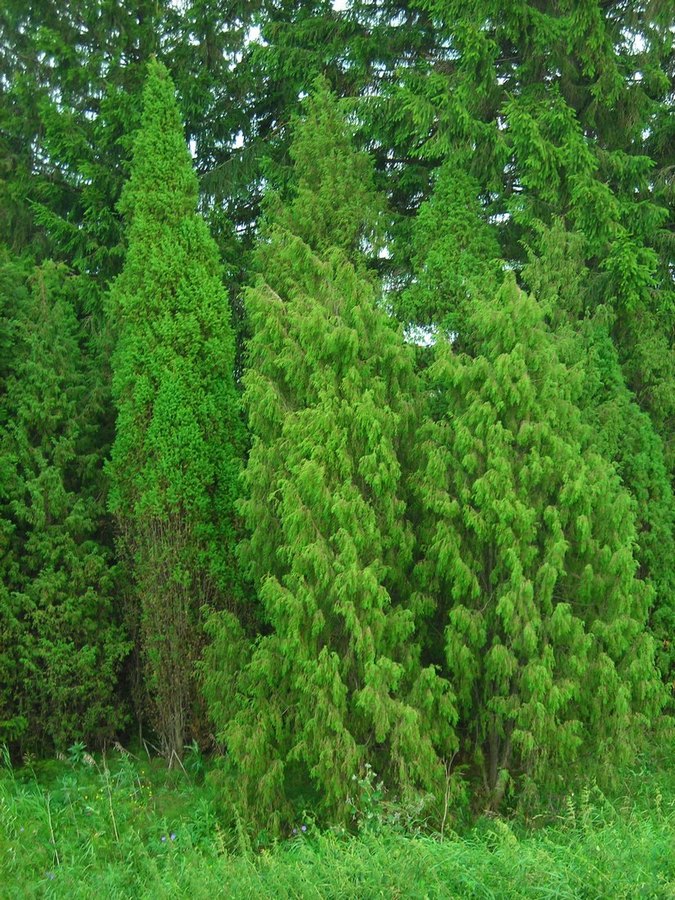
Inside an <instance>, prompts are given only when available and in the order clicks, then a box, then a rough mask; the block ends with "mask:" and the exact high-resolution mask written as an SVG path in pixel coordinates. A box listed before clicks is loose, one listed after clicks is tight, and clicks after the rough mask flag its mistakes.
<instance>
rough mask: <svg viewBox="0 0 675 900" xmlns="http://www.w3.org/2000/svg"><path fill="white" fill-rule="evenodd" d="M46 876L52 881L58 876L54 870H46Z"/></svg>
mask: <svg viewBox="0 0 675 900" xmlns="http://www.w3.org/2000/svg"><path fill="white" fill-rule="evenodd" d="M45 878H48V879H49V880H50V881H53V880H54V879H55V878H56V875H54V873H53V872H45Z"/></svg>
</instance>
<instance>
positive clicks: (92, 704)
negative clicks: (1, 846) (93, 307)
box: [0, 263, 128, 750]
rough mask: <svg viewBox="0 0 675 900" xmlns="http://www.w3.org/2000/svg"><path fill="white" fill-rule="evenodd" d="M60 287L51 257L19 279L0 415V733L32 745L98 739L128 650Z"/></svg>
mask: <svg viewBox="0 0 675 900" xmlns="http://www.w3.org/2000/svg"><path fill="white" fill-rule="evenodd" d="M24 284H25V282H24ZM72 293H73V291H72V278H71V277H70V276H69V275H68V273H67V272H66V271H65V270H64V269H63V268H62V267H58V266H55V265H54V264H53V263H44V264H43V265H42V266H41V267H40V268H38V269H36V270H35V272H34V274H33V275H32V277H31V279H30V289H29V290H25V289H23V285H21V284H20V285H19V291H18V292H17V293H16V294H15V295H14V297H13V304H12V309H11V316H12V322H13V335H12V338H13V339H12V342H11V349H10V353H9V366H8V369H9V371H8V372H7V376H6V382H5V386H4V394H3V396H2V407H3V421H2V423H0V456H1V458H2V472H1V474H0V484H1V488H0V523H2V524H1V525H0V533H1V534H2V539H3V546H2V561H1V563H0V565H1V566H2V576H3V588H2V591H3V594H2V610H1V612H2V616H1V618H0V622H1V623H2V624H1V627H2V632H3V643H2V650H1V651H0V667H1V668H2V670H3V676H4V677H3V688H2V694H3V699H2V705H3V706H9V710H7V709H5V710H4V711H3V712H2V713H1V718H2V720H3V722H2V736H3V738H5V739H7V738H9V739H12V740H13V739H16V738H19V737H20V738H21V743H22V745H23V746H24V748H26V747H37V748H39V749H42V750H44V749H46V748H54V747H55V748H56V749H61V750H62V749H64V748H65V747H66V746H68V743H69V742H72V741H74V740H78V739H80V740H94V741H95V740H97V739H101V738H103V737H106V736H109V735H111V734H113V733H114V732H115V730H116V729H117V728H119V727H120V725H122V724H123V722H124V719H125V714H124V707H123V705H121V704H120V703H119V700H118V699H117V697H116V693H115V692H116V686H117V679H118V675H119V669H120V664H121V661H122V659H123V658H124V656H126V654H127V652H128V646H127V643H126V641H125V640H124V637H123V634H122V632H121V630H120V627H119V625H118V624H116V621H115V620H116V615H115V614H116V610H115V607H114V603H113V594H114V571H113V569H112V568H111V564H110V559H109V553H108V551H107V549H106V547H105V545H104V544H102V543H101V538H102V536H103V535H104V534H105V525H104V519H105V508H104V505H103V504H102V502H101V471H100V465H99V462H98V459H97V455H96V445H95V440H94V437H95V436H94V434H93V431H92V427H91V421H90V420H89V419H88V416H87V411H88V410H87V392H88V390H89V387H90V384H91V380H92V379H91V374H92V373H91V371H90V367H89V364H88V361H87V359H86V357H85V355H84V354H83V352H82V343H83V336H82V333H81V330H80V327H79V325H78V322H77V319H76V317H75V312H74V307H73V298H72Z"/></svg>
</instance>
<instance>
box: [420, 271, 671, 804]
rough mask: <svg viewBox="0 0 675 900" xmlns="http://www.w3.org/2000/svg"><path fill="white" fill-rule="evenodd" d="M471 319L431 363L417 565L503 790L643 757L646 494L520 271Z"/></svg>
mask: <svg viewBox="0 0 675 900" xmlns="http://www.w3.org/2000/svg"><path fill="white" fill-rule="evenodd" d="M470 317H471V322H470V327H471V328H472V330H473V333H474V334H475V335H476V337H477V339H479V341H480V343H479V344H478V346H477V352H476V355H475V356H473V357H469V356H466V355H463V354H458V353H455V352H453V349H452V348H451V346H450V345H449V344H448V343H447V342H444V343H441V344H439V346H438V351H437V353H438V356H437V359H436V361H435V363H434V365H433V366H432V368H431V369H430V378H431V386H432V390H433V391H434V392H435V394H436V396H437V397H440V398H442V401H443V404H444V407H445V408H444V410H443V414H442V415H439V417H438V421H436V422H434V423H432V424H431V425H429V426H428V430H427V436H426V441H425V445H424V446H425V459H426V472H425V473H424V474H423V476H422V477H421V479H420V485H421V496H422V501H423V503H424V505H425V507H426V510H427V514H428V525H427V529H426V533H425V536H424V541H425V550H426V556H425V559H424V561H423V562H422V563H421V564H420V566H419V568H418V574H419V576H420V578H421V579H422V582H423V583H424V584H426V587H427V590H428V591H429V592H430V593H431V595H432V596H433V597H434V598H435V600H436V603H437V604H438V606H439V609H440V610H441V611H442V615H443V617H444V618H445V621H446V648H445V649H446V665H447V670H446V671H447V674H448V677H449V678H450V679H451V681H452V683H453V686H454V688H455V690H456V692H457V700H458V704H459V712H460V718H459V725H458V730H459V732H460V735H461V742H462V754H463V756H464V758H465V759H466V760H467V761H473V762H475V763H478V764H480V767H481V768H482V771H483V776H484V782H485V788H486V791H487V793H488V794H489V796H490V798H491V802H492V803H493V804H494V805H497V804H498V803H499V802H500V800H501V798H502V797H503V794H504V791H505V789H506V788H507V786H508V782H509V779H518V780H520V781H521V786H528V787H530V788H532V789H536V788H540V787H546V788H551V787H552V788H554V789H555V788H561V787H563V786H564V785H565V784H569V777H570V773H571V772H573V766H574V764H578V763H580V762H583V764H584V767H585V771H588V767H591V766H592V765H593V760H597V761H599V762H600V764H601V766H602V768H603V770H604V771H605V772H607V771H608V770H609V769H611V767H612V765H613V764H614V763H615V762H617V761H619V760H623V759H626V758H629V757H630V754H631V753H632V752H633V748H634V747H635V745H636V743H637V742H638V738H639V736H640V732H641V730H642V729H643V728H644V727H645V726H646V725H647V724H648V723H649V722H650V721H651V720H652V719H653V716H654V714H655V713H656V712H657V711H658V710H659V706H660V703H661V698H662V689H661V688H660V687H659V681H658V677H657V675H656V672H655V668H654V662H653V657H654V645H653V640H652V638H651V636H650V635H649V633H648V631H647V630H646V627H645V626H646V620H647V614H648V608H649V604H650V601H651V590H650V589H649V587H648V585H647V584H645V583H644V582H642V581H640V580H639V579H638V578H637V572H636V569H637V564H636V561H635V558H634V556H633V545H634V542H635V525H634V510H633V504H632V502H631V499H630V497H629V495H628V494H627V493H626V492H625V491H624V490H623V489H622V488H621V486H620V483H619V481H618V478H617V476H616V475H615V473H614V470H613V468H612V467H611V466H610V465H609V464H608V463H607V462H605V460H604V459H603V458H602V457H600V456H599V455H598V454H597V453H596V452H595V451H594V450H593V449H592V448H590V447H589V435H588V433H587V429H586V428H585V426H584V425H583V423H582V420H581V416H580V413H579V410H578V408H577V407H576V406H575V404H574V403H573V401H572V393H571V381H570V376H569V372H568V370H567V369H566V367H565V366H564V365H563V364H561V363H560V362H559V361H558V358H557V354H556V344H555V341H554V339H553V337H552V336H551V334H550V332H549V331H548V330H547V328H546V326H545V324H544V322H543V317H542V312H541V310H540V308H539V307H538V305H537V303H536V302H535V301H534V300H533V299H531V298H530V297H528V296H527V295H525V294H524V293H523V292H522V291H520V290H519V288H518V287H517V286H516V284H515V281H514V280H513V278H512V277H511V276H509V278H508V279H507V281H506V283H505V285H504V287H503V288H502V290H501V291H500V292H499V293H498V295H497V296H496V298H493V299H489V300H481V301H477V302H475V303H474V304H473V306H472V310H471V314H470ZM438 402H439V404H440V403H441V401H440V400H439V401H438Z"/></svg>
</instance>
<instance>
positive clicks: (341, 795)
mask: <svg viewBox="0 0 675 900" xmlns="http://www.w3.org/2000/svg"><path fill="white" fill-rule="evenodd" d="M292 146H293V149H292V155H293V158H294V162H295V179H296V187H295V190H294V191H293V193H292V195H291V196H290V197H288V199H287V202H286V203H284V204H280V203H279V202H277V201H275V200H272V201H271V204H270V211H269V214H268V219H267V224H266V228H265V234H264V239H263V241H262V243H261V245H260V249H259V252H258V267H259V269H260V272H261V276H260V278H259V281H258V282H257V284H256V285H255V287H253V288H251V289H250V290H249V291H248V293H247V298H246V299H247V308H248V311H249V315H250V317H251V322H252V327H253V337H252V339H251V342H250V345H249V370H248V372H247V374H246V376H245V404H246V408H247V411H248V415H249V422H250V426H251V430H252V434H253V444H252V448H251V453H250V457H249V461H248V465H247V468H246V479H245V482H246V492H247V496H246V500H245V503H244V505H243V512H244V518H245V522H246V524H247V526H248V528H249V530H250V539H249V540H248V542H247V543H246V544H245V546H244V548H243V554H244V557H245V559H246V560H247V561H248V565H249V567H250V571H251V574H252V576H253V579H254V582H255V585H256V587H257V588H258V591H259V595H260V601H261V606H262V612H261V617H262V618H263V620H264V621H265V623H266V629H265V630H266V633H265V635H264V636H263V637H261V638H260V639H259V640H258V641H257V642H256V643H255V645H254V648H253V653H252V657H251V660H250V662H249V664H248V666H247V667H246V668H245V669H244V671H243V672H242V674H241V676H240V679H239V691H240V693H241V698H242V700H241V704H240V711H239V712H238V713H237V715H236V716H235V717H234V719H232V720H231V721H230V722H229V723H226V725H225V727H224V728H223V729H222V731H223V736H224V738H225V739H226V741H227V745H228V749H229V753H230V756H231V758H232V760H233V761H234V763H235V765H236V769H237V773H238V778H239V781H238V785H239V786H241V787H242V789H243V799H244V802H245V803H246V804H248V807H249V810H250V812H251V814H252V815H254V816H255V817H256V818H257V819H258V820H259V821H260V820H263V819H264V821H265V822H266V824H268V825H269V823H270V811H274V815H273V817H272V822H273V823H276V825H277V826H278V824H279V822H280V821H281V820H282V819H283V817H284V816H285V815H287V814H289V808H290V806H289V804H290V799H291V794H292V790H293V784H294V782H295V781H296V780H297V779H298V778H300V781H301V783H302V782H304V783H307V784H311V785H312V786H313V787H314V789H315V790H316V794H317V802H318V807H319V809H320V812H321V814H324V815H330V816H332V817H335V818H338V819H339V818H342V819H344V818H345V817H346V815H347V813H348V809H349V806H348V798H349V795H350V793H353V792H354V782H353V781H352V778H353V777H355V776H358V775H359V774H364V773H365V766H366V764H371V765H372V766H373V767H374V769H375V770H376V771H377V772H378V773H379V774H381V775H382V776H383V777H384V779H385V782H386V783H387V784H388V785H389V786H391V787H392V788H394V789H395V790H398V791H406V790H410V789H411V788H416V787H427V788H430V787H432V786H435V785H437V784H438V778H439V775H440V773H441V772H442V767H441V765H440V758H441V757H443V756H444V755H450V754H451V753H452V751H453V749H454V735H453V729H452V722H453V719H454V706H453V701H452V696H451V694H450V693H449V691H448V689H447V685H445V684H444V683H443V682H442V681H441V680H440V679H438V677H437V675H436V673H435V671H434V669H433V668H426V669H424V668H422V666H421V664H420V648H419V640H418V638H417V635H416V629H417V626H418V624H419V620H420V618H421V614H422V612H423V610H421V609H419V608H417V607H416V606H415V605H414V604H413V603H412V602H411V587H410V570H411V563H412V554H413V545H414V536H413V534H412V531H411V527H410V524H409V522H408V521H407V519H406V496H407V492H408V486H407V484H406V481H405V477H404V474H403V471H402V461H403V459H404V457H405V454H406V453H407V452H408V451H407V448H409V447H410V446H411V445H412V443H413V440H414V434H415V427H416V422H417V404H418V401H419V398H418V395H417V384H416V379H415V375H414V371H413V364H412V357H411V351H410V348H409V347H406V345H405V344H404V343H403V340H402V336H401V334H400V332H399V331H398V330H397V328H396V327H395V326H394V324H393V323H392V321H391V320H390V319H389V317H388V316H387V314H386V313H385V312H384V311H383V310H382V309H380V308H379V306H378V297H377V290H376V287H375V285H374V284H373V283H372V282H371V279H370V278H369V277H368V275H367V274H366V272H365V270H364V266H363V263H362V261H361V260H360V256H359V247H362V246H364V243H363V241H364V237H365V235H366V234H367V233H368V232H371V231H372V225H373V222H374V220H375V219H376V216H374V215H373V209H376V208H377V205H378V204H377V200H376V198H375V196H374V194H373V189H372V174H371V172H370V171H369V163H368V161H367V158H365V157H364V156H363V155H362V154H359V153H356V152H354V150H352V149H351V148H350V146H349V140H348V131H347V128H346V125H345V122H344V120H343V119H342V117H341V116H340V114H339V110H338V107H337V104H336V101H335V100H334V99H333V98H332V96H331V95H330V94H329V93H328V92H327V91H326V89H325V88H323V87H318V88H317V90H316V91H315V94H314V96H313V97H312V99H311V100H310V101H309V103H308V105H307V115H306V117H305V119H304V120H303V121H301V122H299V123H298V124H297V125H296V128H295V132H294V141H293V145H292ZM371 240H372V236H371Z"/></svg>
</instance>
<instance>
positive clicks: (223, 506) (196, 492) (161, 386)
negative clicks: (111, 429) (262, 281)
mask: <svg viewBox="0 0 675 900" xmlns="http://www.w3.org/2000/svg"><path fill="white" fill-rule="evenodd" d="M196 206H197V178H196V175H195V173H194V171H193V168H192V161H191V159H190V155H189V153H188V149H187V147H186V145H185V139H184V136H183V126H182V123H181V121H180V115H179V112H178V107H177V104H176V100H175V96H174V87H173V83H172V81H171V79H170V77H169V74H168V72H167V70H166V68H165V67H164V66H163V65H162V64H161V63H159V62H156V61H153V62H151V63H150V65H149V69H148V79H147V83H146V87H145V91H144V95H143V119H142V126H141V129H140V131H139V132H138V135H137V138H136V142H135V146H134V158H133V165H132V172H131V178H130V181H129V182H128V184H127V186H126V188H125V190H124V192H123V196H122V209H123V211H124V213H125V214H126V215H127V217H128V219H129V230H128V251H127V255H126V259H125V264H124V269H123V272H122V274H121V275H120V276H119V278H118V279H117V280H116V282H115V284H114V287H113V290H112V294H111V298H110V302H109V307H110V313H109V314H110V317H111V318H112V320H113V321H114V322H116V323H117V333H118V341H117V346H116V350H115V353H114V356H113V393H114V397H115V402H116V406H117V411H118V417H117V427H116V434H115V441H114V445H113V451H112V460H111V465H110V475H111V478H112V488H111V495H110V508H111V510H112V511H113V512H114V514H115V516H116V518H117V521H118V523H119V528H120V534H121V538H122V545H123V549H124V551H125V552H126V553H127V554H128V556H129V559H130V562H131V565H132V569H133V572H132V574H133V581H134V586H133V589H132V598H131V604H132V607H133V608H134V609H136V610H137V613H138V616H139V619H140V634H141V641H142V655H143V658H144V662H145V667H146V679H147V690H148V692H149V695H150V697H151V704H152V717H153V720H154V723H155V725H156V727H157V730H158V732H159V736H160V739H161V742H162V745H163V749H164V750H165V752H166V753H167V755H168V756H169V758H170V759H173V757H174V755H177V756H178V757H179V758H180V756H181V754H182V750H183V745H184V741H185V736H186V734H187V733H188V731H189V729H190V728H191V727H192V726H193V724H194V722H193V718H194V717H193V706H194V703H195V690H194V687H195V671H194V666H195V661H196V659H197V656H198V654H199V650H200V647H201V645H202V643H203V629H202V624H201V622H202V612H201V610H202V607H203V606H204V605H206V604H208V605H211V606H220V605H229V606H230V607H232V608H234V607H235V606H236V603H237V595H238V585H237V576H236V573H235V563H234V540H235V533H234V513H233V505H234V500H235V497H236V493H237V478H238V474H237V473H238V468H239V453H240V449H241V424H240V413H239V401H238V396H237V393H236V389H235V386H234V376H233V368H234V338H233V332H232V326H231V321H230V319H231V316H230V308H229V304H228V299H227V296H226V294H225V289H224V287H223V284H222V271H221V267H220V263H219V259H218V251H217V248H216V245H215V243H214V241H213V240H212V238H211V237H210V235H209V233H208V229H207V226H206V224H205V222H204V220H203V219H202V218H201V217H200V216H199V215H198V214H197V212H196Z"/></svg>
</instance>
